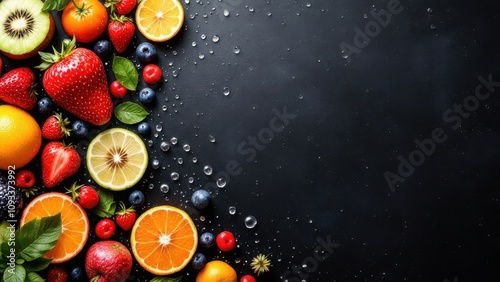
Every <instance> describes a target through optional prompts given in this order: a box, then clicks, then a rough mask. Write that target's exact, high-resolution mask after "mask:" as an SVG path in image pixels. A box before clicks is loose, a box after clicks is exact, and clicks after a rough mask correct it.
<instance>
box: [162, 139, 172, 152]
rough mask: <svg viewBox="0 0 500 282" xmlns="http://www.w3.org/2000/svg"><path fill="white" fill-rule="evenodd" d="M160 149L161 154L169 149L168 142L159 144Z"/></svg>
mask: <svg viewBox="0 0 500 282" xmlns="http://www.w3.org/2000/svg"><path fill="white" fill-rule="evenodd" d="M160 149H161V150H162V151H163V152H166V151H168V150H169V149H170V144H168V142H165V141H163V142H161V144H160Z"/></svg>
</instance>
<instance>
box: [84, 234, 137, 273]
mask: <svg viewBox="0 0 500 282" xmlns="http://www.w3.org/2000/svg"><path fill="white" fill-rule="evenodd" d="M85 271H86V272H87V277H88V278H89V280H90V281H109V282H111V281H113V282H124V281H125V280H127V277H128V276H129V275H130V272H131V271H132V255H131V254H130V251H129V250H128V249H127V247H125V246H124V245H123V244H122V243H120V242H117V241H112V240H106V241H99V242H97V243H94V244H93V245H92V246H90V248H89V250H88V251H87V255H86V256H85Z"/></svg>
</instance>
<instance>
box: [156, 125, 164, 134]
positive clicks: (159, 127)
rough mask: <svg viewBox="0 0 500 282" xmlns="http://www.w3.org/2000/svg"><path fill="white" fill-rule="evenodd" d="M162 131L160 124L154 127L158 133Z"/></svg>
mask: <svg viewBox="0 0 500 282" xmlns="http://www.w3.org/2000/svg"><path fill="white" fill-rule="evenodd" d="M162 129H163V126H162V125H161V124H157V125H156V131H158V132H160V131H162Z"/></svg>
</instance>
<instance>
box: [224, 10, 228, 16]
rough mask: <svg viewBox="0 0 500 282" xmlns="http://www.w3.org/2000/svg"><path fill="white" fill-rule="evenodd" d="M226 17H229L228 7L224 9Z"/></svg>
mask: <svg viewBox="0 0 500 282" xmlns="http://www.w3.org/2000/svg"><path fill="white" fill-rule="evenodd" d="M224 17H229V10H228V9H224Z"/></svg>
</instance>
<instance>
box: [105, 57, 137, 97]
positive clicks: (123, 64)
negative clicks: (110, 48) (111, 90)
mask: <svg viewBox="0 0 500 282" xmlns="http://www.w3.org/2000/svg"><path fill="white" fill-rule="evenodd" d="M111 68H112V69H113V74H114V75H115V78H116V80H118V82H120V84H121V85H123V87H125V88H127V89H128V90H131V91H135V89H136V88H137V83H138V82H139V73H138V71H137V69H136V68H135V65H134V63H132V61H130V60H129V59H127V58H123V57H120V56H115V57H114V58H113V64H112V66H111Z"/></svg>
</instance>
